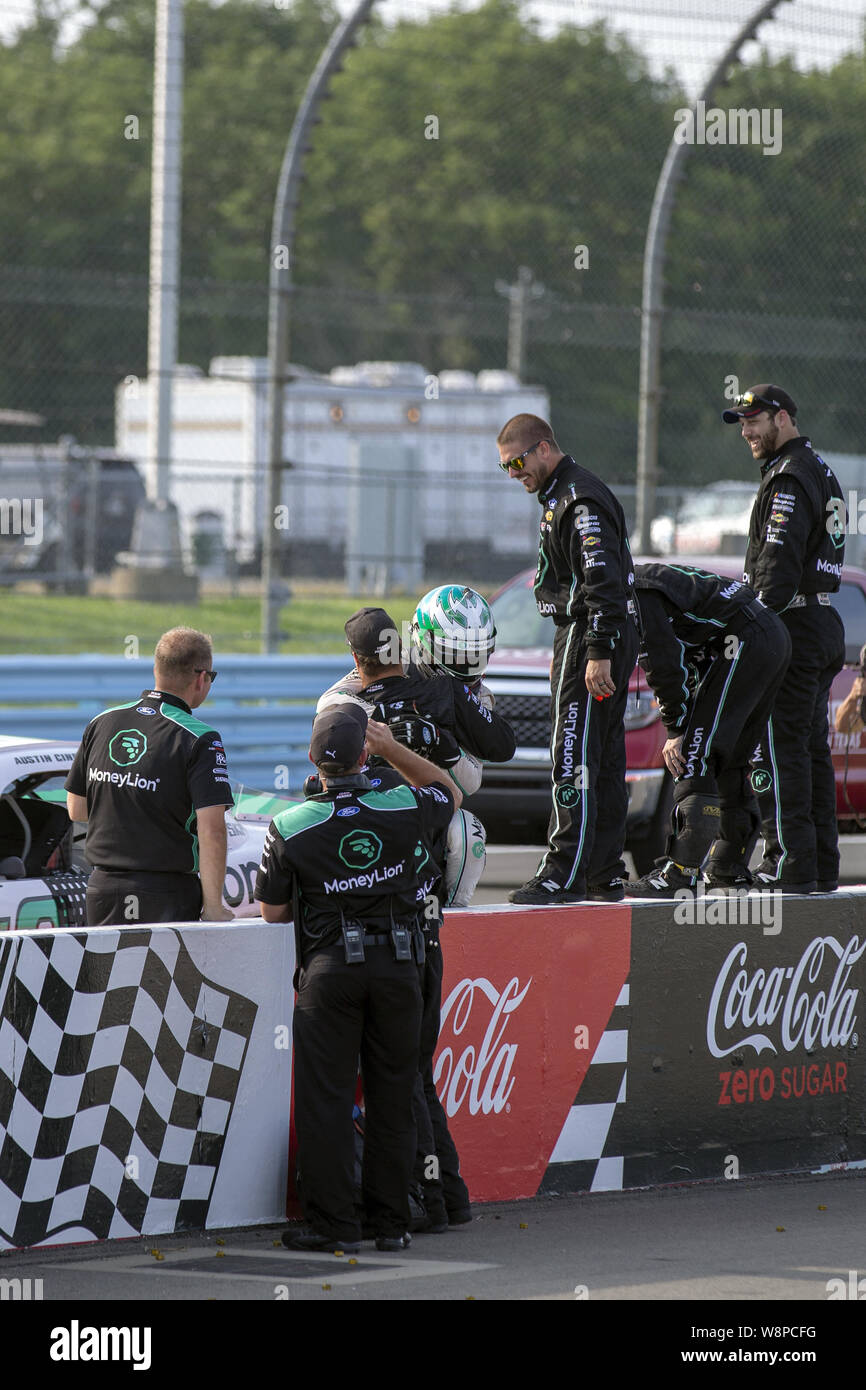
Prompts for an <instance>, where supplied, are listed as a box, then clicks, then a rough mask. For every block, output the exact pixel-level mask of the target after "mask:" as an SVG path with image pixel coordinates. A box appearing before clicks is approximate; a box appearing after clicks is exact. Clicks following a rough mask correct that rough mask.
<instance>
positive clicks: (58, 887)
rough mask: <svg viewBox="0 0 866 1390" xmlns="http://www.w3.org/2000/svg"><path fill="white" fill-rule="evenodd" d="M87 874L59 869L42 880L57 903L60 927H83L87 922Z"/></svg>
mask: <svg viewBox="0 0 866 1390" xmlns="http://www.w3.org/2000/svg"><path fill="white" fill-rule="evenodd" d="M87 877H88V876H87V874H78V873H75V872H74V871H69V872H64V871H62V870H59V871H58V872H57V873H54V874H46V875H45V877H44V879H43V880H42V882H43V883H44V884H45V886H46V888H47V889H48V891H49V892H50V894H51V896H52V898H53V899H54V901H55V902H56V904H57V925H58V927H83V926H85V924H86V922H87V916H86V910H87Z"/></svg>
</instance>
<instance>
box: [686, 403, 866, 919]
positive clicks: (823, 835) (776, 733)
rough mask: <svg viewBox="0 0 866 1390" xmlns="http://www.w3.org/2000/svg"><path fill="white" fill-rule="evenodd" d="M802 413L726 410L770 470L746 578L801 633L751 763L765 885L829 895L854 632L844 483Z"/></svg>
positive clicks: (720, 867)
mask: <svg viewBox="0 0 866 1390" xmlns="http://www.w3.org/2000/svg"><path fill="white" fill-rule="evenodd" d="M796 416H797V407H796V405H795V403H794V401H793V400H792V399H791V397H790V396H789V395H788V393H787V391H783V390H782V389H781V387H779V386H773V385H771V384H767V383H764V384H762V385H759V386H753V387H752V388H751V390H749V391H746V392H745V394H744V395H742V396H740V397H738V398H737V401H736V402H735V408H734V409H729V410H725V411H723V413H722V419H723V420H724V421H725V422H726V423H728V424H739V425H740V426H741V428H742V435H743V438H744V439H745V441H746V444H747V445H748V446H749V449H750V450H751V453H752V457H753V458H755V459H757V460H758V462H759V463H760V465H761V484H760V486H759V488H758V495H757V497H756V498H755V505H754V507H753V508H752V517H751V522H750V525H749V545H748V550H747V552H746V564H745V574H744V576H743V577H744V579H745V581H746V583H747V584H749V585H750V586H751V588H752V589H754V591H755V593H756V594H757V595H758V598H759V599H760V600H761V602H762V603H765V604H766V605H767V607H768V608H771V609H772V610H773V612H774V613H778V614H780V616H781V618H782V622H783V623H784V624H785V627H786V628H787V629H788V632H789V633H790V636H791V665H790V667H789V669H788V676H787V679H786V680H785V681H784V683H783V684H782V685H781V686H780V688H779V692H778V694H777V696H776V703H775V706H774V709H773V713H772V716H771V718H770V720H769V723H768V725H767V729H766V731H765V733H764V735H763V736H762V738H761V741H760V746H759V748H758V751H757V754H756V756H755V758H754V759H753V760H752V762H753V769H754V770H753V772H752V786H753V788H754V790H755V793H756V795H757V797H758V806H759V808H760V813H761V832H762V834H763V836H764V855H763V859H762V861H761V863H760V864H759V865H758V867H757V869H756V870H755V875H754V878H755V883H756V885H769V886H772V887H774V888H777V889H779V890H781V891H782V892H787V893H812V892H814V891H815V890H816V889H817V890H818V891H819V892H822V893H824V892H833V891H834V890H835V889H836V888H838V886H839V840H838V828H837V824H836V783H835V778H834V774H833V763H832V760H831V757H830V746H829V741H828V711H827V705H828V701H829V697H830V687H831V685H832V683H833V678H834V676H835V675H836V674H837V672H839V671H840V670H841V669H842V666H843V664H844V661H845V630H844V627H843V625H842V620H841V618H840V617H839V614H838V613H837V612H836V610H835V608H834V607H833V605H832V602H831V599H830V595H831V594H833V593H835V592H836V591H837V590H838V589H839V586H840V584H841V582H842V563H843V560H844V558H845V532H846V529H847V512H846V509H845V503H844V501H843V500H842V493H841V489H840V487H839V483H838V481H837V479H836V478H835V476H834V474H833V473H832V471H831V470H830V469H829V468H828V467H827V465H826V464H825V463H824V461H823V459H822V458H821V457H820V455H818V454H816V453H815V451H814V449H813V448H812V447H811V444H810V442H809V440H808V439H807V438H806V437H805V435H801V434H800V433H799V431H798V429H797V421H796ZM739 874H740V870H739V867H738V866H737V865H731V864H729V863H728V862H727V861H725V860H716V859H714V860H713V864H712V873H711V876H710V880H709V881H710V882H713V883H719V884H727V883H730V881H731V878H732V877H733V878H734V879H737V878H738V877H739Z"/></svg>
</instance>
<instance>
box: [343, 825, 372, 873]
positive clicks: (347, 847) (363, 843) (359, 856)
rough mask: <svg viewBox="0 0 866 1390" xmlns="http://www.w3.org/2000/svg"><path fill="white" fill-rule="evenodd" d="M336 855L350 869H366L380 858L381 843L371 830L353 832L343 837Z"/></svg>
mask: <svg viewBox="0 0 866 1390" xmlns="http://www.w3.org/2000/svg"><path fill="white" fill-rule="evenodd" d="M338 853H339V855H340V858H341V859H342V861H343V863H344V864H347V865H348V866H349V868H350V869H368V868H369V867H370V865H371V864H376V863H378V861H379V860H380V859H381V858H382V841H381V840H380V839H379V836H378V835H374V834H373V832H372V830H353V831H352V832H351V834H349V835H344V836H343V838H342V840H341V841H340V848H339V851H338Z"/></svg>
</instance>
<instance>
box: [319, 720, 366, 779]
mask: <svg viewBox="0 0 866 1390" xmlns="http://www.w3.org/2000/svg"><path fill="white" fill-rule="evenodd" d="M366 734H367V711H366V710H365V709H362V708H361V706H360V705H357V704H352V705H349V704H341V705H329V706H328V708H327V709H325V710H322V713H321V714H317V715H316V717H315V719H314V720H313V732H312V735H311V737H310V757H311V758H312V760H313V762H314V763H315V764H316V767H317V768H319V769H320V770H321V771H322V772H324V773H325V775H326V776H327V775H328V774H329V773H331V774H334V775H339V774H340V773H342V772H348V771H349V769H350V768H352V767H355V766H356V765H357V763H358V761H359V759H360V757H361V749H362V748H363V747H364V739H365V737H366Z"/></svg>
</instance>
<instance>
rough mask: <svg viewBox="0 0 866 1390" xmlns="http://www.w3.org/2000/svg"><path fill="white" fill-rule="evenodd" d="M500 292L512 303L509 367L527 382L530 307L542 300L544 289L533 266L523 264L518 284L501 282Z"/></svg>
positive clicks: (520, 268)
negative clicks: (534, 273)
mask: <svg viewBox="0 0 866 1390" xmlns="http://www.w3.org/2000/svg"><path fill="white" fill-rule="evenodd" d="M495 289H496V293H497V294H501V295H503V296H504V297H505V298H506V299H507V300H508V301H509V305H508V356H507V361H506V366H507V368H508V370H509V371H510V372H512V373H513V374H514V376H516V377H517V380H518V381H522V380H523V373H524V371H525V370H526V345H527V340H528V336H529V305H530V301H531V300H533V299H540V298H541V296H542V295H543V294H544V286H543V285H542V284H540V283H539V282H538V281H537V280H536V279H535V276H534V275H533V273H532V271H531V270H530V269H529V266H526V265H522V266H520V267H519V269H518V271H517V281H516V283H515V284H513V285H510V284H509V283H508V281H507V280H497V281H496V285H495Z"/></svg>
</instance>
